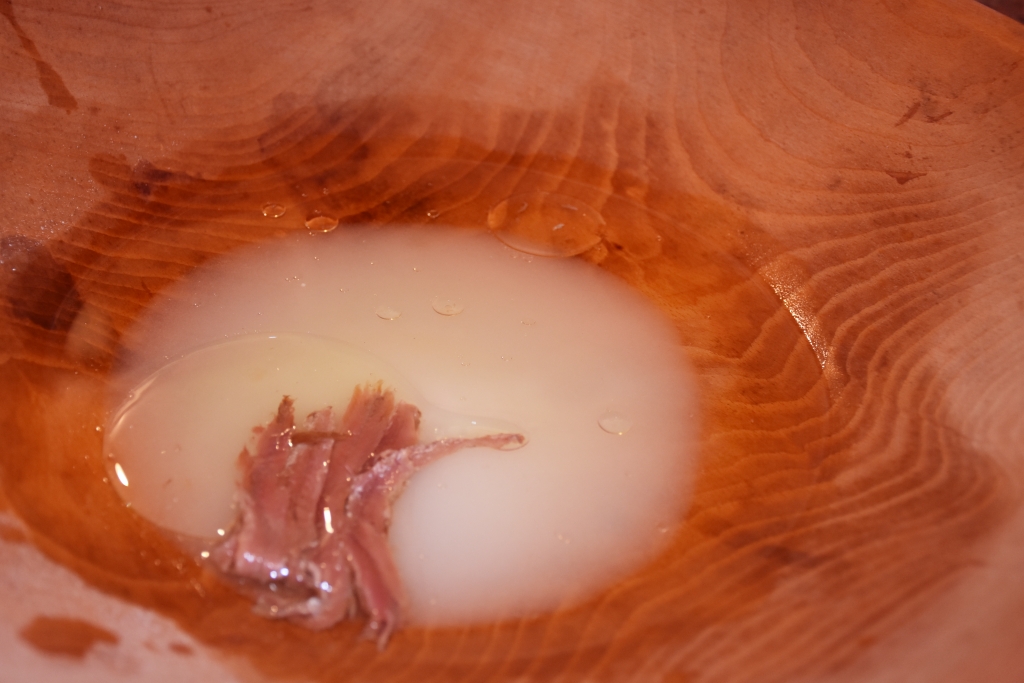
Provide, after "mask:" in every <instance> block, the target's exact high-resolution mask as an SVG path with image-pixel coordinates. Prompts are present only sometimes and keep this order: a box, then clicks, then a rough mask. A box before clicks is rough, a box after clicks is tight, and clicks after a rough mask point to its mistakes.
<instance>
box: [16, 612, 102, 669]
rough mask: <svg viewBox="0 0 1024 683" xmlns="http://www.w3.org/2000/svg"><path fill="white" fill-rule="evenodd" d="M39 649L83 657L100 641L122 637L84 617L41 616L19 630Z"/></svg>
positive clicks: (20, 634)
mask: <svg viewBox="0 0 1024 683" xmlns="http://www.w3.org/2000/svg"><path fill="white" fill-rule="evenodd" d="M18 635H19V636H21V639H22V640H24V641H25V642H26V643H28V644H29V645H31V646H32V647H34V648H35V649H36V650H39V651H40V652H43V653H45V654H48V655H58V656H63V657H72V658H74V659H82V658H83V657H85V655H86V654H87V653H88V652H89V650H91V649H92V648H93V647H94V646H95V645H96V644H98V643H108V644H110V645H117V643H119V642H120V641H121V639H120V638H119V637H118V636H117V634H115V633H111V632H110V631H108V630H107V629H105V628H102V627H100V626H96V625H95V624H91V623H89V622H88V621H84V620H82V619H73V618H69V617H46V616H38V617H36V618H35V619H33V620H32V621H31V622H30V623H29V624H28V626H26V627H25V628H23V629H21V631H20V632H19V633H18Z"/></svg>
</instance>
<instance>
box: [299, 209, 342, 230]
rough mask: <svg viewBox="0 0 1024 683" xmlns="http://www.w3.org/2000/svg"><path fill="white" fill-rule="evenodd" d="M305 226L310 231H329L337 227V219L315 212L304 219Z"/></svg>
mask: <svg viewBox="0 0 1024 683" xmlns="http://www.w3.org/2000/svg"><path fill="white" fill-rule="evenodd" d="M306 227H307V228H308V229H309V230H310V231H311V232H330V231H331V230H334V229H335V228H336V227H338V219H337V218H335V217H334V216H324V215H323V214H319V213H315V214H312V215H311V216H309V217H308V218H307V219H306Z"/></svg>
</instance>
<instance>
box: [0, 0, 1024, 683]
mask: <svg viewBox="0 0 1024 683" xmlns="http://www.w3.org/2000/svg"><path fill="white" fill-rule="evenodd" d="M0 14H2V15H3V19H2V20H0V83H3V88H2V89H0V123H2V125H0V208H2V211H0V221H2V222H0V237H2V243H0V248H2V252H0V258H2V272H0V294H2V296H0V426H2V429H3V433H4V434H5V439H4V442H5V443H4V446H3V449H2V450H0V485H2V489H3V491H2V497H0V503H2V505H0V512H3V514H4V515H6V517H5V518H6V519H8V520H9V523H8V522H5V523H4V524H5V526H2V527H0V529H6V531H4V532H3V535H2V536H0V540H2V541H4V542H5V543H9V544H11V545H24V544H25V542H26V541H29V542H31V543H32V544H33V545H34V546H35V547H36V548H38V549H39V550H40V551H42V552H43V553H44V554H45V556H46V557H47V558H48V560H49V561H51V562H55V563H59V564H61V565H63V566H65V567H67V568H69V569H71V570H72V571H73V572H74V573H75V574H77V575H78V576H79V577H81V578H82V579H83V580H84V584H83V587H82V588H81V589H80V590H81V591H96V592H98V593H99V594H103V595H106V596H115V597H117V598H119V599H123V600H126V601H128V602H129V603H131V604H134V605H137V606H140V607H143V608H145V609H149V610H153V611H154V612H155V613H157V614H159V615H162V616H163V617H166V618H168V619H170V620H171V621H172V622H173V623H174V624H175V625H176V628H178V629H180V631H181V632H182V633H183V634H187V636H188V637H189V638H191V639H192V641H193V642H195V643H196V644H197V645H198V646H199V647H201V650H200V651H198V652H197V653H195V654H194V655H193V654H192V653H191V649H190V648H188V647H187V646H185V645H179V647H180V648H186V649H189V655H188V656H189V657H192V658H193V659H192V660H191V661H195V662H199V661H200V660H201V659H202V658H208V659H214V660H218V661H224V662H228V663H229V665H230V666H231V667H232V670H233V671H235V672H236V674H237V675H238V676H239V677H240V678H245V679H253V680H263V679H266V680H279V679H280V680H286V679H296V678H297V679H304V680H325V681H326V680H373V681H402V680H409V681H412V680H416V681H421V680H439V681H442V680H443V681H450V680H466V681H470V680H472V681H477V680H479V681H511V680H516V681H523V680H538V681H540V680H565V681H634V680H636V681H640V680H643V681H649V680H654V681H667V682H680V683H681V682H683V681H685V682H688V683H689V682H697V681H701V682H703V681H708V682H711V681H716V682H717V681H722V682H726V681H744V682H750V681H837V682H838V681H969V680H970V681H973V680H985V681H991V682H992V683H1003V682H1005V683H1011V682H1013V681H1018V680H1020V675H1021V674H1020V666H1019V664H1020V655H1019V652H1020V648H1021V647H1022V646H1024V619H1022V617H1024V582H1021V581H1020V576H1022V574H1021V572H1022V571H1024V516H1022V513H1021V502H1022V498H1024V496H1022V491H1021V484H1022V483H1024V480H1022V475H1024V461H1022V454H1021V452H1020V445H1019V444H1020V443H1021V442H1022V438H1024V428H1022V427H1021V421H1020V415H1021V412H1022V409H1024V388H1022V387H1024V384H1022V379H1024V361H1022V360H1021V353H1020V351H1021V348H1022V344H1024V342H1022V341H1021V340H1022V339H1024V336H1022V334H1021V333H1022V332H1024V261H1022V248H1024V231H1022V227H1021V225H1022V223H1024V191H1022V188H1024V185H1022V180H1021V178H1022V175H1021V172H1022V167H1024V153H1022V151H1021V144H1022V142H1024V69H1020V68H1019V65H1020V63H1021V60H1022V59H1024V29H1022V28H1021V27H1020V26H1018V25H1017V24H1015V23H1013V22H1012V21H1010V20H1009V19H1006V18H1005V17H1002V16H1000V15H998V14H996V13H995V12H993V11H991V10H989V9H988V8H985V7H983V6H981V5H977V4H974V3H971V2H966V1H964V2H955V1H953V0H948V1H938V0H936V1H926V0H919V1H911V0H906V1H899V2H897V1H896V0H890V1H882V0H877V1H876V0H858V1H856V2H852V1H851V2H843V1H839V0H836V1H828V0H820V1H817V2H814V1H810V0H807V1H802V0H789V1H785V2H768V1H767V0H766V1H763V2H759V1H757V0H717V1H715V0H707V1H703V2H701V1H697V0H695V1H694V2H655V1H652V2H647V3H626V2H616V1H614V0H610V1H605V2H571V3H543V2H530V1H527V2H522V3H497V2H483V3H481V2H461V1H456V2H452V1H447V2H428V1H420V2H414V3H408V2H404V3H399V2H388V1H385V2H377V3H369V2H352V3H331V2H323V3H316V2H314V3H306V2H281V3H269V2H268V3H259V2H255V3H250V2H246V3H242V2H235V1H233V0H221V1H219V2H211V3H209V4H204V3H195V4H185V3H183V4H180V5H178V6H176V7H167V6H164V5H159V4H154V3H144V2H123V3H102V4H98V3H85V2H69V3H62V4H61V5H60V6H51V5H46V4H43V3H33V2H27V3H20V2H12V0H0ZM536 191H546V192H557V193H560V194H564V195H567V196H571V197H574V198H576V199H579V200H580V201H582V202H585V203H586V204H588V205H589V206H592V207H595V208H596V209H597V210H598V211H600V212H601V215H602V217H603V220H604V227H603V228H602V234H601V238H602V240H601V244H600V245H598V247H595V248H594V249H592V250H590V251H588V252H587V253H586V254H584V255H583V257H584V258H586V259H588V260H590V261H591V262H593V263H595V264H597V265H598V266H600V267H602V268H605V269H607V270H608V271H609V272H611V273H614V274H616V275H617V276H619V277H621V278H622V279H623V280H624V281H626V282H627V283H629V284H630V285H631V286H633V287H635V288H637V289H638V290H640V291H641V292H643V293H644V294H646V295H647V296H649V297H650V298H651V300H652V301H654V302H655V303H656V304H657V305H659V306H660V307H661V308H662V309H663V310H664V311H665V312H666V314H667V315H669V316H671V317H672V319H673V320H674V321H675V322H676V326H677V329H678V330H679V336H680V341H681V343H682V344H683V345H684V346H685V347H686V349H687V352H688V354H689V356H690V358H691V360H692V362H693V364H694V366H695V368H696V371H697V375H698V381H699V385H700V389H701V397H700V400H701V406H702V427H701V429H702V441H701V450H700V454H699V457H700V465H699V467H700V475H699V477H698V481H697V483H696V490H695V492H694V498H693V503H692V506H691V508H690V510H689V512H688V513H687V516H686V518H685V519H684V520H681V524H680V526H679V529H678V531H677V533H676V534H675V536H674V538H673V540H672V542H671V545H670V548H669V549H668V550H667V551H666V552H665V553H664V554H663V555H662V556H660V557H659V558H657V560H656V561H654V562H653V563H651V564H650V565H648V566H646V567H644V568H642V569H641V570H640V571H638V572H636V573H635V574H633V575H631V576H629V577H627V578H626V579H624V580H623V581H621V582H619V583H618V584H616V585H614V586H611V587H609V588H608V590H606V591H604V592H603V593H601V594H599V595H597V596H594V597H593V598H592V599H590V600H588V601H587V602H585V603H583V604H580V605H567V606H566V607H564V608H563V609H561V610H559V611H557V612H556V613H554V614H551V615H542V616H537V617H535V618H531V619H523V620H517V621H512V622H506V623H500V624H491V625H486V626H477V627H472V628H469V627H467V628H448V629H433V630H427V629H416V628H410V629H407V630H405V631H403V632H401V633H400V634H399V635H398V636H396V637H395V638H394V640H393V641H392V643H391V645H390V646H389V648H388V649H387V650H386V651H385V652H382V653H381V652H378V651H377V650H376V649H375V648H374V647H373V646H372V644H369V643H366V642H361V641H358V639H357V637H356V636H357V635H358V630H359V625H357V624H351V625H346V626H342V627H339V628H338V629H336V630H334V631H331V632H329V633H318V634H310V633H307V632H305V631H302V630H301V629H299V628H296V627H294V626H291V625H288V624H282V623H270V622H266V621H264V620H262V619H259V618H257V617H255V616H253V615H251V614H250V612H249V609H248V606H247V605H246V604H245V602H244V601H243V600H242V599H240V598H239V597H237V596H236V595H234V594H233V593H232V592H231V591H230V590H228V589H227V588H225V587H224V586H222V585H221V584H219V583H218V582H217V581H216V579H215V578H214V577H212V576H210V575H209V574H207V573H205V572H204V571H203V570H202V569H201V568H200V567H199V565H198V564H196V563H195V562H194V560H193V558H191V557H188V556H187V555H185V554H183V553H182V552H181V551H180V550H179V549H178V548H177V547H176V546H175V545H174V544H172V543H171V542H169V541H168V540H167V539H166V538H164V536H163V535H162V534H161V533H160V532H159V531H158V530H156V529H154V528H152V527H151V526H150V525H148V524H147V523H146V522H145V521H143V520H141V519H139V518H137V517H135V516H134V515H133V514H131V513H130V511H128V510H126V509H125V508H124V507H123V506H122V505H121V503H120V501H119V499H118V498H117V496H116V495H115V493H114V492H113V490H112V489H111V488H110V487H109V485H108V484H107V483H105V482H104V481H103V477H104V476H105V473H104V469H103V466H102V461H101V448H100V446H101V442H102V433H101V432H100V431H98V429H97V428H98V427H101V426H102V425H103V423H104V419H105V413H104V411H105V410H106V407H105V405H104V401H103V389H104V382H105V377H106V376H107V373H108V372H109V371H110V369H111V367H112V366H113V365H114V364H115V363H116V361H117V359H118V357H119V354H122V353H123V352H124V346H123V341H122V340H123V337H124V335H125V332H126V331H127V330H128V329H130V327H131V325H132V323H133V322H134V321H135V320H137V319H138V317H139V316H140V315H141V314H142V313H143V312H144V311H145V310H146V307H147V304H148V302H149V301H150V300H151V299H152V297H153V296H154V294H155V293H157V292H159V291H160V290H161V288H163V287H165V286H166V285H168V284H170V283H172V282H175V281H177V280H179V279H180V278H182V277H184V276H185V275H187V274H188V273H189V272H190V271H191V270H193V269H194V268H195V267H196V266H198V265H200V264H202V263H203V262H205V261H206V260H208V259H209V258H211V257H214V256H216V255H218V254H222V253H226V252H228V251H230V250H232V249H233V248H236V247H238V246H240V245H244V244H248V243H253V242H257V241H263V240H269V239H273V238H274V237H275V236H276V235H279V234H282V233H285V232H288V231H292V230H305V227H304V223H305V221H306V219H307V218H309V217H311V216H314V215H328V216H331V217H334V218H337V219H338V220H339V221H340V223H341V225H340V227H339V228H338V229H339V230H343V229H344V228H345V225H346V224H351V223H373V224H379V225H382V226H386V225H387V224H390V223H412V224H418V225H422V226H423V229H425V230H427V229H430V228H431V226H432V225H436V224H450V225H458V226H463V227H465V228H466V229H478V230H483V229H486V218H487V214H488V211H489V209H490V208H491V207H493V206H495V205H496V204H498V203H500V202H501V201H503V200H504V199H506V198H508V197H509V196H513V195H515V194H518V193H525V192H536ZM269 204H273V205H279V206H280V207H284V209H285V212H284V215H282V216H280V217H278V218H273V217H268V216H265V215H264V207H265V206H267V205H269ZM271 213H275V212H273V211H272V212H271ZM5 557H7V558H8V559H5ZM13 557H14V555H9V556H4V555H0V564H3V563H12V562H15V561H16V560H15V559H11V558H13ZM19 557H20V556H19ZM35 590H40V589H39V588H38V587H37V588H36V589H35ZM42 602H43V601H42V598H40V604H42ZM40 616H42V617H46V618H50V617H53V618H59V617H60V615H49V616H47V615H40ZM3 619H4V617H3V616H0V620H3ZM7 627H8V628H9V629H12V630H13V631H17V630H19V629H22V628H24V627H25V624H23V623H8V624H7ZM96 628H102V629H104V632H110V633H112V634H117V635H120V636H124V635H125V633H124V629H122V628H120V627H119V624H118V623H117V622H116V620H112V621H109V622H103V623H99V622H97V623H96ZM117 635H115V636H114V637H117ZM3 643H7V644H6V645H3ZM0 645H2V647H4V648H8V649H9V650H10V648H19V647H29V645H28V644H26V643H24V642H9V643H8V641H3V640H0ZM172 649H173V648H172ZM183 651H184V650H183ZM0 654H2V653H0ZM8 654H11V652H10V651H8ZM44 664H45V663H44V662H43V661H40V662H39V667H40V669H39V671H41V672H43V674H40V675H44V674H45V671H49V670H48V669H45V666H44ZM80 666H82V667H90V666H92V667H100V669H102V667H103V666H106V664H105V663H104V661H103V660H96V661H93V660H90V659H88V657H87V658H86V659H85V660H84V661H83V662H82V663H81V664H80ZM196 666H199V664H196ZM197 670H198V669H197ZM83 675H84V674H83Z"/></svg>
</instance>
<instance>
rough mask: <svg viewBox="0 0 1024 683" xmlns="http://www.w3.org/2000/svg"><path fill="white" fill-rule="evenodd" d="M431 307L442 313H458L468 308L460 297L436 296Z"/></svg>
mask: <svg viewBox="0 0 1024 683" xmlns="http://www.w3.org/2000/svg"><path fill="white" fill-rule="evenodd" d="M430 307H431V308H433V309H434V311H435V312H437V313H440V314H441V315H458V314H459V313H462V311H463V310H464V309H465V308H466V306H465V304H463V303H462V301H460V300H458V299H446V298H444V297H440V296H436V297H434V298H433V300H431V302H430Z"/></svg>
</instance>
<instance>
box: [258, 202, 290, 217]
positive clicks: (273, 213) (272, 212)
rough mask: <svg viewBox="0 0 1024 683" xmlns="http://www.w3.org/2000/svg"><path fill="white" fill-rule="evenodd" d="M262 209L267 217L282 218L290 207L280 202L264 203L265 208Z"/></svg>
mask: <svg viewBox="0 0 1024 683" xmlns="http://www.w3.org/2000/svg"><path fill="white" fill-rule="evenodd" d="M261 210H262V211H263V215H264V216H266V217H267V218H280V217H281V216H283V215H284V214H285V211H287V210H288V209H286V208H284V207H283V206H281V205H280V204H274V203H270V204H264V205H263V209H261Z"/></svg>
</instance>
